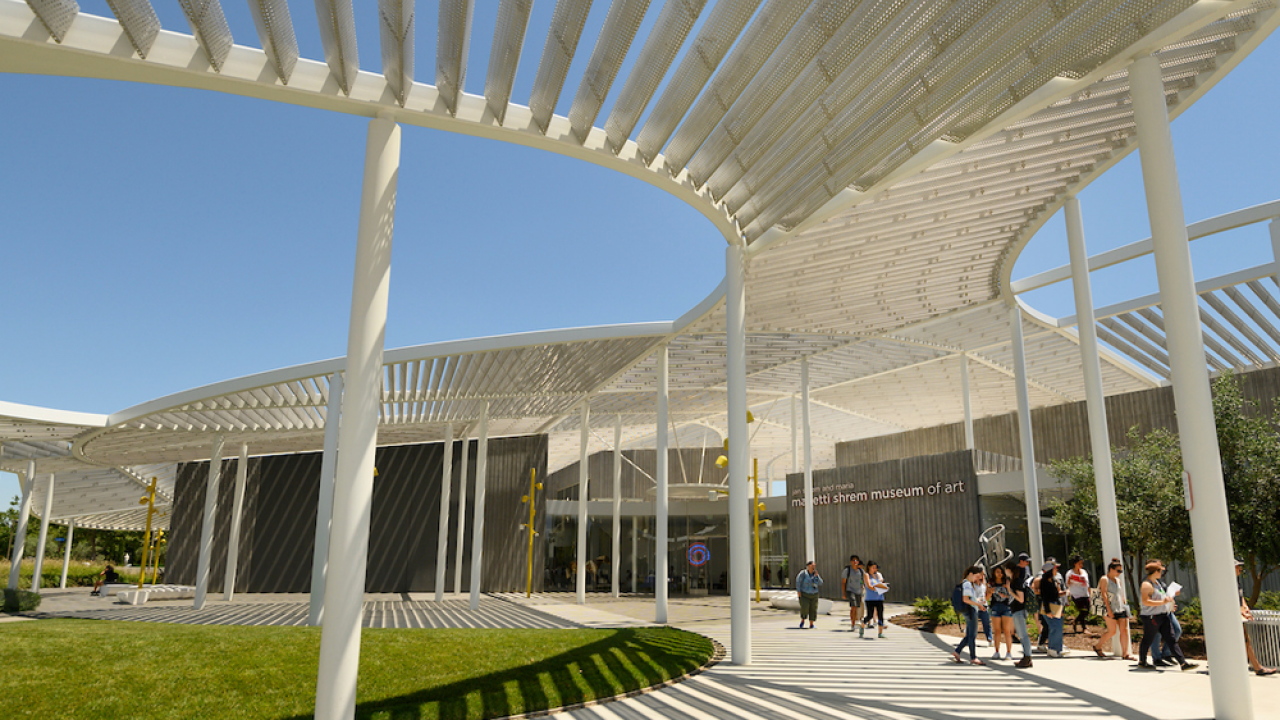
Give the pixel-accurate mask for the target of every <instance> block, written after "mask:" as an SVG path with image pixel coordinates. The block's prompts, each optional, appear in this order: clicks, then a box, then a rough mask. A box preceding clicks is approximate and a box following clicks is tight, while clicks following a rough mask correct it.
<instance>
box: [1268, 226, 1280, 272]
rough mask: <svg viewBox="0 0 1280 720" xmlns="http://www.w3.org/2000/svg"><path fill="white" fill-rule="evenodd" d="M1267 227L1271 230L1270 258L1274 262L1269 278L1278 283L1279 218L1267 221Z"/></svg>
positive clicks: (1279, 255)
mask: <svg viewBox="0 0 1280 720" xmlns="http://www.w3.org/2000/svg"><path fill="white" fill-rule="evenodd" d="M1267 229H1269V230H1270V231H1271V260H1272V262H1273V263H1275V272H1274V273H1273V274H1272V275H1271V279H1272V280H1273V281H1274V282H1275V284H1277V285H1280V219H1277V220H1272V221H1271V222H1269V223H1267Z"/></svg>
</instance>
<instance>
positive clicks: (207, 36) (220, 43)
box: [178, 0, 233, 70]
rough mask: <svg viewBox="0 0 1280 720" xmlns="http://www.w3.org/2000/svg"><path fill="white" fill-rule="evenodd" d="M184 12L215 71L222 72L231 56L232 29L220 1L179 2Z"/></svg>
mask: <svg viewBox="0 0 1280 720" xmlns="http://www.w3.org/2000/svg"><path fill="white" fill-rule="evenodd" d="M178 4H179V5H181V6H182V12H183V14H184V15H186V16H187V24H189V25H190V26H191V33H192V34H193V35H195V36H196V40H197V41H198V42H199V43H200V47H202V48H204V54H205V56H206V57H208V58H209V64H210V65H212V66H213V69H214V70H221V69H222V64H223V63H225V62H226V61H227V55H230V54H231V45H232V42H233V41H232V39H231V28H230V27H229V26H228V25H227V16H226V15H224V14H223V13H222V5H221V4H220V3H219V2H218V0H178Z"/></svg>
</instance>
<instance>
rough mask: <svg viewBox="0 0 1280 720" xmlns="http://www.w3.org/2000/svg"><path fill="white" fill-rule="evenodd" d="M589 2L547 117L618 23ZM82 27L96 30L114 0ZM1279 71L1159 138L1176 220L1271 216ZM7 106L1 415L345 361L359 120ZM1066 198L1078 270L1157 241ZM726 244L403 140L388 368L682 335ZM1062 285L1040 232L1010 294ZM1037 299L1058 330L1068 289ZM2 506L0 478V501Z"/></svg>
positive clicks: (631, 195)
mask: <svg viewBox="0 0 1280 720" xmlns="http://www.w3.org/2000/svg"><path fill="white" fill-rule="evenodd" d="M476 5H477V9H476V16H475V19H474V24H473V33H474V34H475V37H476V40H475V41H474V42H473V44H472V53H471V57H470V59H469V70H468V76H467V82H466V87H467V91H468V92H471V93H476V94H480V93H482V92H483V85H484V77H485V66H486V65H487V60H488V52H489V45H490V42H489V38H490V37H491V34H492V28H493V25H494V19H493V9H494V7H496V5H497V4H496V3H487V2H483V3H477V4H476ZM594 5H595V7H593V9H592V12H591V16H590V17H589V19H588V23H587V29H586V31H585V32H584V34H583V37H584V40H583V45H582V47H580V48H579V52H578V59H577V60H576V61H575V63H574V65H573V67H572V68H571V69H570V72H569V76H568V77H569V80H568V82H567V83H566V87H565V90H564V92H563V93H562V96H561V99H560V106H559V107H558V109H557V112H559V113H561V114H563V113H565V112H567V110H568V106H569V104H570V103H571V102H572V99H573V94H574V92H575V91H576V87H577V80H578V78H580V77H581V75H582V72H583V68H584V66H585V64H586V59H587V58H588V57H589V55H590V45H589V44H590V43H591V42H593V40H594V38H595V37H596V35H597V34H598V31H599V27H600V25H601V24H602V23H603V19H604V14H605V12H606V11H607V9H608V6H609V3H603V2H597V3H595V4H594ZM661 5H662V3H652V4H651V8H650V11H649V13H648V15H647V16H646V18H645V24H644V26H643V27H642V28H641V30H640V33H639V34H638V37H640V38H643V37H646V36H647V33H648V28H649V27H651V25H652V23H653V21H654V20H655V18H656V16H657V13H658V11H659V9H660V8H661ZM428 7H431V8H433V7H434V5H433V4H432V5H425V4H424V5H423V9H426V8H428ZM553 7H554V3H550V2H541V3H536V4H535V6H534V15H533V18H532V19H531V21H530V26H529V31H528V36H527V37H528V40H527V42H526V51H525V54H524V56H523V58H524V61H523V62H522V64H521V67H520V71H519V73H518V74H517V77H516V83H515V90H514V93H513V99H514V101H515V102H519V103H525V102H527V99H528V96H529V92H530V89H531V87H532V84H533V77H534V74H535V73H536V69H537V63H536V57H537V54H539V53H540V52H541V49H542V42H543V40H544V39H545V37H546V29H547V27H548V25H549V23H550V15H551V10H552V9H553ZM81 8H82V11H83V12H87V13H92V14H95V15H103V16H110V15H111V13H110V10H109V9H108V8H107V6H106V2H105V0H85V1H83V2H81ZM374 8H375V6H374V4H373V3H372V2H367V1H363V0H357V2H356V12H357V30H358V36H359V38H360V39H361V44H360V56H361V65H362V67H364V68H365V69H373V70H377V69H378V68H379V67H380V62H381V61H380V57H379V49H378V43H377V26H376V14H375V13H376V10H375V9H374ZM156 9H157V12H158V13H159V15H160V19H161V22H162V24H163V26H164V27H166V28H170V29H174V30H181V31H183V32H186V31H187V30H186V23H185V20H184V19H183V17H182V15H181V12H180V10H179V9H178V5H177V3H158V4H157V8H156ZM226 9H227V12H228V20H229V23H230V25H231V29H232V32H233V35H234V36H235V37H236V38H237V41H238V42H240V43H242V44H249V45H255V46H256V45H257V44H258V43H257V40H256V35H255V33H254V30H253V24H252V20H251V19H250V17H249V15H248V12H247V10H246V9H245V4H244V3H227V6H226ZM292 10H293V15H294V23H295V27H296V28H297V32H298V36H299V45H300V48H301V53H302V55H303V57H312V58H319V57H323V54H322V52H321V50H320V46H319V41H318V38H317V33H316V30H315V20H314V12H313V10H312V8H311V4H310V3H301V4H299V3H294V4H293V7H292ZM417 22H418V23H419V25H418V28H417V44H416V52H417V62H418V72H417V76H418V79H419V81H422V82H433V77H434V57H435V34H436V25H435V16H434V10H433V9H432V11H431V12H422V13H420V14H419V16H418V18H417ZM696 31H697V27H696V26H695V28H694V33H696ZM691 36H692V34H691ZM638 49H639V43H637V44H636V46H635V47H633V49H632V52H631V56H630V57H629V59H628V64H629V63H630V61H631V60H633V59H634V56H635V54H636V52H637V51H638ZM1277 67H1280V39H1277V38H1275V37H1273V38H1271V39H1269V40H1268V41H1267V42H1265V43H1264V44H1263V45H1262V47H1261V48H1260V49H1259V50H1257V51H1255V52H1254V54H1253V55H1252V56H1251V57H1249V58H1248V59H1246V60H1245V62H1244V63H1242V64H1241V65H1240V66H1239V67H1238V68H1237V69H1236V70H1235V71H1234V72H1233V73H1232V74H1231V75H1230V76H1228V77H1227V78H1226V79H1225V80H1223V81H1222V82H1221V83H1219V85H1218V86H1217V87H1216V88H1214V89H1213V90H1212V91H1211V92H1210V93H1209V94H1208V95H1207V96H1206V97H1205V98H1204V99H1203V100H1201V101H1200V103H1198V104H1197V105H1196V106H1194V107H1193V108H1191V109H1190V110H1188V111H1187V112H1186V113H1184V114H1183V116H1182V117H1181V118H1179V119H1178V120H1177V121H1175V123H1174V140H1175V143H1176V148H1177V153H1178V163H1179V177H1180V180H1181V183H1182V191H1183V197H1184V202H1185V207H1186V215H1187V219H1188V221H1195V220H1199V219H1202V218H1204V217H1208V216H1211V215H1216V214H1220V213H1223V212H1228V211H1231V210H1235V209H1238V208H1241V207H1245V206H1248V205H1253V204H1257V203H1260V202H1266V201H1269V200H1275V199H1277V198H1280V135H1277V133H1276V132H1275V118H1276V117H1280V92H1277V91H1280V87H1278V85H1280V82H1278V81H1277V79H1276V75H1275V72H1274V70H1275V68H1277ZM625 74H626V66H624V69H623V72H622V73H621V74H620V76H619V78H620V79H619V81H618V82H617V83H615V86H614V95H615V96H616V94H617V91H618V88H620V86H621V80H622V78H625ZM0 96H3V97H4V98H5V102H4V103H3V106H2V108H0V130H2V131H3V135H4V137H5V138H6V139H7V141H8V142H7V143H6V148H5V153H4V167H5V168H6V170H7V172H4V173H0V212H2V213H3V218H4V224H3V226H0V227H3V237H4V238H5V241H4V245H3V247H4V250H5V253H4V260H5V275H4V278H5V281H4V283H3V285H2V286H0V288H2V289H0V292H3V297H4V299H5V305H6V306H7V307H8V308H9V309H8V312H7V318H8V322H7V323H6V325H7V330H8V333H7V337H8V340H9V342H8V348H7V350H8V351H7V352H5V353H3V354H0V399H3V400H6V401H10V402H18V403H25V404H31V405H41V406H46V407H53V408H59V409H66V410H79V411H84V412H97V413H110V412H113V411H117V410H121V409H123V408H125V407H128V406H131V405H134V404H136V403H139V402H143V401H146V400H149V399H152V398H155V397H159V396H161V395H165V394H168V393H171V392H176V391H179V390H184V389H187V388H191V387H195V386H199V385H202V384H205V383H210V382H215V381H218V380H223V379H227V378H231V377H237V376H240V375H245V374H250V373H255V372H260V371H263V370H268V369H271V368H275V367H281V366H288V365H293V364H297V363H303V362H309V361H313V360H319V359H323V358H329V357H334V356H338V355H341V354H342V353H343V352H344V351H345V347H346V327H347V320H348V311H349V300H350V288H351V264H352V261H353V258H354V237H355V228H356V216H357V210H358V200H359V190H360V174H361V167H362V163H363V149H364V133H365V128H366V121H365V120H364V119H361V118H354V117H348V116H344V115H337V114H332V113H326V112H322V111H317V110H310V109H306V108H297V107H292V106H287V105H280V104H275V103H270V102H265V101H259V100H252V99H246V98H240V97H235V96H228V95H221V94H216V93H208V92H204V91H196V90H182V89H175V88H166V87H152V86H144V85H134V84H127V83H115V82H107V81H96V80H81V79H72V78H55V77H37V76H22V75H0ZM613 99H614V98H613V97H612V96H611V97H610V98H609V99H608V100H607V101H606V103H605V106H604V107H605V109H604V112H602V114H601V116H600V119H599V120H598V121H597V122H598V124H600V123H603V121H604V118H605V117H607V113H608V110H609V108H610V107H611V106H612V102H613ZM1081 200H1082V203H1083V206H1084V212H1085V225H1086V231H1087V235H1088V242H1089V250H1090V252H1091V253H1095V252H1099V251H1102V250H1105V249H1108V248H1111V247H1115V246H1118V245H1122V244H1125V243H1128V242H1133V241H1135V240H1139V239H1142V238H1144V237H1146V236H1147V235H1148V234H1149V230H1148V225H1147V217H1146V212H1145V204H1144V200H1143V194H1142V184H1141V176H1140V172H1139V167H1138V156H1137V154H1136V153H1134V154H1132V155H1131V156H1130V157H1129V158H1127V159H1125V160H1124V161H1123V162H1121V163H1120V164H1119V165H1117V166H1116V167H1115V168H1113V169H1112V170H1111V171H1109V172H1108V173H1107V174H1106V175H1105V176H1103V177H1102V178H1101V179H1099V180H1097V181H1095V182H1094V183H1093V184H1092V185H1091V186H1090V187H1089V188H1087V189H1086V190H1085V191H1084V192H1082V193H1081ZM1210 242H1212V241H1210ZM1224 242H1225V243H1226V244H1225V245H1224ZM723 247H724V245H723V240H722V239H721V238H720V237H719V235H718V234H717V233H716V232H715V231H714V230H713V229H712V227H711V226H710V225H709V223H707V222H706V221H705V220H704V219H703V218H702V217H701V216H700V215H699V214H698V213H697V212H696V211H694V210H692V209H691V208H689V207H687V206H685V205H683V204H682V203H680V202H679V201H677V200H675V199H673V198H671V197H670V196H668V195H666V194H665V193H663V192H662V191H660V190H657V189H655V188H653V187H651V186H649V185H646V184H644V183H641V182H639V181H636V180H632V179H629V178H626V177H623V176H621V175H618V174H615V173H612V172H610V171H607V170H604V169H601V168H598V167H595V166H593V165H589V164H586V163H581V162H577V161H572V160H569V159H566V158H562V157H560V156H557V155H552V154H549V153H545V152H541V151H536V150H530V149H527V148H521V147H516V146H510V145H505V144H501V143H496V142H492V141H485V140H478V139H474V138H468V137H463V136H458V135H451V134H447V133H442V132H438V131H432V130H425V129H421V128H413V127H406V128H404V135H403V151H402V164H401V173H400V185H399V204H398V208H397V216H396V236H395V247H394V253H393V259H392V282H391V299H390V310H389V318H388V330H387V345H388V347H399V346H405V345H415V344H419V343H425V342H433V341H439V340H448V339H454V338H465V337H476V336H483V335H491V334H499V333H508V332H517V331H524V330H536V329H543V328H555V327H571V326H579V325H595V324H608V323H619V322H641V321H648V320H669V319H673V318H675V317H677V316H678V315H680V314H682V313H683V312H684V311H686V310H688V309H689V308H690V307H692V306H693V305H694V304H695V303H696V302H697V301H698V300H700V299H702V298H703V297H704V296H705V295H706V294H707V293H708V292H710V291H711V290H712V289H713V288H714V287H715V286H716V284H717V283H718V282H719V280H720V277H721V275H722V273H723V262H724V253H723ZM1223 248H1228V249H1227V250H1225V251H1224V249H1223ZM1193 258H1194V263H1195V268H1196V274H1197V276H1198V277H1201V278H1205V277H1211V276H1214V275H1218V274H1221V273H1224V272H1229V271H1231V270H1236V269H1240V268H1241V267H1247V266H1251V265H1254V264H1258V263H1261V262H1266V261H1267V260H1269V259H1270V246H1269V241H1268V239H1267V236H1266V229H1265V226H1256V227H1253V228H1249V229H1244V230H1240V231H1235V232H1233V233H1230V234H1228V235H1224V236H1220V240H1219V241H1218V242H1217V243H1216V244H1215V245H1213V246H1212V247H1210V246H1207V244H1206V246H1204V247H1201V248H1200V249H1196V247H1195V245H1193ZM1066 262H1067V250H1066V245H1065V235H1064V232H1063V229H1062V221H1061V218H1060V217H1055V218H1053V219H1051V220H1050V221H1049V222H1048V223H1047V224H1046V226H1045V228H1044V229H1043V230H1042V231H1041V232H1040V233H1039V234H1038V235H1037V236H1036V237H1035V238H1034V239H1033V240H1032V242H1031V245H1030V246H1029V248H1028V249H1027V251H1026V252H1025V253H1024V254H1023V256H1022V257H1021V258H1020V260H1019V262H1018V265H1017V268H1016V271H1015V277H1021V276H1025V275H1028V274H1031V273H1034V272H1037V271H1039V270H1043V269H1045V268H1048V267H1053V266H1056V265H1060V264H1065V263H1066ZM1120 272H1122V273H1123V274H1120V273H1118V272H1112V273H1106V272H1104V273H1099V274H1098V275H1096V276H1095V281H1094V282H1095V284H1094V294H1095V300H1096V301H1097V303H1098V304H1099V305H1103V304H1107V303H1110V302H1115V301H1118V300H1123V299H1126V298H1129V297H1133V296H1136V295H1141V294H1145V293H1148V292H1153V291H1154V290H1155V279H1154V272H1153V270H1152V269H1151V268H1150V267H1145V266H1144V267H1140V268H1138V269H1137V270H1136V271H1135V270H1134V269H1133V268H1125V269H1124V270H1122V271H1120ZM1030 300H1031V302H1032V303H1033V304H1035V305H1036V306H1037V307H1040V308H1041V309H1043V310H1046V311H1048V312H1050V313H1051V314H1055V315H1064V314H1070V313H1071V312H1072V309H1071V306H1070V303H1071V300H1070V296H1069V290H1068V289H1067V288H1065V287H1064V288H1061V289H1056V288H1055V289H1048V290H1044V291H1039V292H1037V293H1036V294H1034V295H1033V296H1031V297H1030ZM16 492H17V482H16V480H15V478H13V476H10V475H3V474H0V498H4V499H7V498H8V497H11V496H12V495H13V494H15V493H16Z"/></svg>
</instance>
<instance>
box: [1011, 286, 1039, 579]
mask: <svg viewBox="0 0 1280 720" xmlns="http://www.w3.org/2000/svg"><path fill="white" fill-rule="evenodd" d="M1009 335H1010V337H1011V340H1012V343H1013V375H1014V382H1013V384H1014V386H1015V387H1014V389H1015V391H1016V393H1017V396H1018V439H1019V441H1020V442H1021V443H1022V491H1023V493H1024V494H1025V495H1026V498H1025V500H1026V504H1027V537H1028V539H1029V540H1030V542H1031V567H1034V568H1038V567H1040V565H1041V564H1042V563H1043V562H1044V535H1043V534H1042V532H1041V524H1040V486H1039V483H1038V482H1037V480H1036V448H1035V438H1034V437H1033V436H1032V434H1031V396H1030V395H1029V394H1028V393H1027V351H1026V348H1025V347H1024V346H1023V342H1022V309H1021V308H1019V307H1018V304H1017V302H1014V304H1013V307H1011V308H1009Z"/></svg>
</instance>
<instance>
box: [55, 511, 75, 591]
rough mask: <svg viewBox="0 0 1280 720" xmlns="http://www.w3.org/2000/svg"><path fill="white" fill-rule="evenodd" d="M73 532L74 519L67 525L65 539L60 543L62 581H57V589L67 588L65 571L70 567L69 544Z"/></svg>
mask: <svg viewBox="0 0 1280 720" xmlns="http://www.w3.org/2000/svg"><path fill="white" fill-rule="evenodd" d="M75 532H76V520H75V518H72V519H71V521H70V522H68V523H67V537H66V539H65V540H64V541H63V543H62V545H63V548H62V579H61V580H59V581H58V587H59V588H64V589H65V588H66V587H67V569H68V568H70V567H71V542H72V537H73V536H74V535H75Z"/></svg>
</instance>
